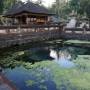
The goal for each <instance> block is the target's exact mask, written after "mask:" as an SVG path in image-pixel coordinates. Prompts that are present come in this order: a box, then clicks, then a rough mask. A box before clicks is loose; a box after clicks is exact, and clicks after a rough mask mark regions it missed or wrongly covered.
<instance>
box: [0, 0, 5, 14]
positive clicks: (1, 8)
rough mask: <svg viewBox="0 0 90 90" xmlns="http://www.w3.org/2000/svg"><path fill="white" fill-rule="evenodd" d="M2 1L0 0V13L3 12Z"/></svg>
mask: <svg viewBox="0 0 90 90" xmlns="http://www.w3.org/2000/svg"><path fill="white" fill-rule="evenodd" d="M3 7H4V3H3V0H0V14H2V12H3Z"/></svg>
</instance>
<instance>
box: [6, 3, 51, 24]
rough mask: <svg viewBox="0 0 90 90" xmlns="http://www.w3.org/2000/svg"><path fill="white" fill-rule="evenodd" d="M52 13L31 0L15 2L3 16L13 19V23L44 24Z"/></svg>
mask: <svg viewBox="0 0 90 90" xmlns="http://www.w3.org/2000/svg"><path fill="white" fill-rule="evenodd" d="M51 15H52V14H51V13H50V12H49V10H48V9H46V8H45V7H43V6H40V5H38V4H34V3H32V2H27V3H22V2H20V3H16V4H15V5H14V6H13V7H11V8H10V9H9V10H8V11H7V12H6V13H5V17H6V18H10V19H12V20H13V24H14V25H17V24H21V25H28V24H46V23H48V22H49V21H50V16H51Z"/></svg>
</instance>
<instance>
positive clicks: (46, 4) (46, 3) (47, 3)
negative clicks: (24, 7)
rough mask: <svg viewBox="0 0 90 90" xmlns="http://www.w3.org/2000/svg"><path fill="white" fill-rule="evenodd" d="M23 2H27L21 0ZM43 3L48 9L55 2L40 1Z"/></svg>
mask: <svg viewBox="0 0 90 90" xmlns="http://www.w3.org/2000/svg"><path fill="white" fill-rule="evenodd" d="M22 1H23V2H25V1H27V0H22ZM32 1H34V2H35V1H37V0H32ZM42 1H43V4H44V5H45V6H46V7H49V6H51V5H52V3H53V2H54V1H55V0H42Z"/></svg>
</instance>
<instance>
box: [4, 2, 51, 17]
mask: <svg viewBox="0 0 90 90" xmlns="http://www.w3.org/2000/svg"><path fill="white" fill-rule="evenodd" d="M22 12H28V13H38V14H48V15H49V14H51V13H50V12H49V10H48V9H46V8H45V7H43V6H40V5H38V4H34V3H32V2H27V3H17V4H15V5H14V6H13V7H12V8H10V9H9V10H8V11H7V12H6V13H5V16H12V15H16V14H19V13H22Z"/></svg>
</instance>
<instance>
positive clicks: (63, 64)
mask: <svg viewBox="0 0 90 90" xmlns="http://www.w3.org/2000/svg"><path fill="white" fill-rule="evenodd" d="M4 60H6V61H5V62H4ZM4 60H2V61H1V64H2V66H4V72H3V73H4V75H5V76H6V77H7V78H8V79H9V80H11V82H12V83H14V84H15V85H16V87H17V88H18V89H19V90H90V77H89V75H90V64H89V63H90V50H89V48H81V47H72V46H63V47H53V48H49V47H43V48H40V47H39V48H30V49H28V50H23V51H18V52H15V53H9V54H8V55H7V56H6V57H4Z"/></svg>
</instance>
